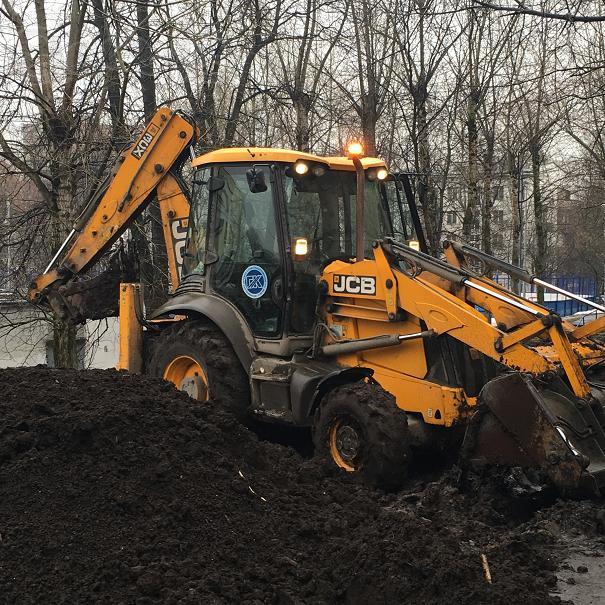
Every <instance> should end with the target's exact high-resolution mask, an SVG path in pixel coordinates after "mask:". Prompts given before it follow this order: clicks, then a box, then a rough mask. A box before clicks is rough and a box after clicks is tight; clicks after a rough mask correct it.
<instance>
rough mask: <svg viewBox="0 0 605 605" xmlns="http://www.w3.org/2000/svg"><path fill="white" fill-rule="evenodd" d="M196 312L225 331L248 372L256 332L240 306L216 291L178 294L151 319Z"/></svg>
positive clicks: (155, 312)
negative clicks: (243, 316) (249, 325)
mask: <svg viewBox="0 0 605 605" xmlns="http://www.w3.org/2000/svg"><path fill="white" fill-rule="evenodd" d="M192 314H195V315H200V316H202V317H206V318H207V319H209V320H210V321H211V322H212V323H214V324H215V325H216V326H217V327H218V329H219V330H221V332H222V333H223V334H224V335H225V336H226V337H227V338H228V339H229V342H230V343H231V346H232V347H233V349H234V351H235V354H236V355H237V358H238V359H239V360H240V363H241V364H242V366H243V368H244V369H245V370H246V373H248V371H249V369H250V364H251V363H252V356H253V351H254V339H253V337H252V332H251V331H250V328H249V327H248V325H247V324H246V322H245V321H244V319H243V318H242V316H241V314H240V313H239V312H238V311H237V309H236V308H235V307H234V306H232V305H231V304H230V303H229V302H227V301H226V300H225V299H223V298H220V297H218V296H214V295H212V294H204V296H200V295H199V293H198V292H183V293H182V294H179V293H177V294H175V295H174V296H172V297H171V298H170V299H169V300H168V301H167V302H166V303H164V304H163V305H162V306H161V307H160V308H159V309H157V310H156V311H154V312H153V314H152V315H151V319H158V318H160V317H164V316H166V315H192Z"/></svg>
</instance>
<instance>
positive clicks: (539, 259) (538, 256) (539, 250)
mask: <svg viewBox="0 0 605 605" xmlns="http://www.w3.org/2000/svg"><path fill="white" fill-rule="evenodd" d="M530 153H531V168H532V181H533V198H534V220H535V225H536V227H535V228H536V253H535V257H534V272H535V274H536V275H537V276H538V277H541V278H544V277H546V268H547V265H546V258H547V257H546V253H547V250H546V247H547V233H546V224H545V216H544V204H543V200H542V186H541V183H540V169H541V163H542V160H541V158H540V146H539V144H537V143H536V142H535V141H532V142H531V144H530ZM543 302H544V288H542V287H538V303H540V304H542V303H543Z"/></svg>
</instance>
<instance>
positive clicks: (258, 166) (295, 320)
mask: <svg viewBox="0 0 605 605" xmlns="http://www.w3.org/2000/svg"><path fill="white" fill-rule="evenodd" d="M361 162H362V166H363V168H364V171H365V177H366V178H365V189H364V198H365V202H364V208H365V210H364V231H365V238H364V240H365V256H366V258H373V254H372V242H374V240H377V239H382V238H384V237H386V236H395V237H397V239H399V240H401V239H405V240H406V241H407V242H409V241H412V242H416V241H417V237H416V231H415V229H414V226H413V224H412V221H411V216H410V213H409V210H408V211H407V212H406V211H404V208H405V209H406V210H407V208H408V206H407V204H404V203H402V190H401V185H400V183H399V182H398V180H397V179H393V178H388V173H387V170H386V167H385V165H384V162H382V160H379V159H377V158H363V159H362V160H361ZM193 166H194V169H195V171H194V176H193V187H192V199H191V210H190V214H189V225H188V232H187V239H186V243H185V249H184V252H183V264H182V287H186V286H187V283H188V282H191V281H192V280H196V281H198V282H200V283H203V287H204V289H205V291H206V292H207V293H211V294H215V295H217V296H219V297H221V298H223V299H226V300H227V301H228V302H229V303H231V304H232V305H234V306H235V307H236V308H237V310H238V311H239V312H240V314H241V316H242V317H243V318H245V321H246V322H247V323H248V326H249V328H250V330H251V332H252V334H253V335H254V336H255V337H256V338H262V339H282V338H285V337H296V336H297V335H300V336H303V335H304V336H308V335H310V334H311V333H312V331H313V328H314V325H315V321H316V313H315V307H316V303H317V283H318V280H319V276H320V275H321V272H322V270H323V269H324V267H326V265H328V264H329V263H330V262H331V261H333V260H337V259H338V260H345V261H347V260H350V259H353V258H354V257H355V250H356V248H355V205H356V204H355V202H356V172H355V166H354V164H353V162H352V161H351V160H350V159H349V158H346V157H319V156H315V155H311V154H305V153H301V152H296V151H289V150H279V149H262V148H250V149H222V150H217V151H213V152H210V153H208V154H205V155H203V156H201V157H199V158H197V159H196V160H194V162H193Z"/></svg>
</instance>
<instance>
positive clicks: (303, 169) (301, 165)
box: [294, 160, 309, 176]
mask: <svg viewBox="0 0 605 605" xmlns="http://www.w3.org/2000/svg"><path fill="white" fill-rule="evenodd" d="M294 172H296V174H298V175H299V176H303V175H305V174H307V172H309V165H308V164H307V163H305V162H301V161H300V160H299V161H298V162H296V163H295V164H294Z"/></svg>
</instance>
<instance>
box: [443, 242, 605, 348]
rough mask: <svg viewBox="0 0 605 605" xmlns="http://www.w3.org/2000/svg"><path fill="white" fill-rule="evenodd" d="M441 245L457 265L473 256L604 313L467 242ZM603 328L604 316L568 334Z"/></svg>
mask: <svg viewBox="0 0 605 605" xmlns="http://www.w3.org/2000/svg"><path fill="white" fill-rule="evenodd" d="M443 246H444V249H445V254H446V257H447V259H448V261H449V262H450V263H452V264H454V265H455V266H457V267H463V266H464V265H465V264H466V262H467V258H473V259H476V260H479V261H481V262H482V263H483V264H484V265H486V266H487V267H491V268H493V269H499V270H501V271H503V272H504V273H507V274H508V275H510V276H511V277H514V278H516V279H519V280H520V281H522V282H525V283H526V284H532V285H536V286H540V287H542V288H544V289H545V290H550V291H551V292H556V293H557V294H561V295H563V296H565V297H566V298H571V299H572V300H576V301H578V302H580V303H582V304H584V305H586V306H587V307H590V308H591V309H594V310H595V311H598V312H600V313H605V307H604V306H603V305H600V304H598V303H596V302H594V301H592V300H589V299H587V298H584V297H582V296H579V295H577V294H574V293H573V292H570V291H569V290H565V289H563V288H559V287H558V286H555V285H554V284H551V283H549V282H547V281H544V280H543V279H540V278H539V277H537V276H535V275H532V274H531V273H529V272H528V271H526V270H525V269H523V268H522V267H517V266H516V265H511V264H510V263H507V262H505V261H502V260H500V259H498V258H496V257H494V256H492V255H490V254H486V253H485V252H483V251H482V250H478V249H477V248H473V247H472V246H469V245H467V244H463V243H460V242H454V241H445V242H444V243H443ZM603 329H605V316H604V317H601V318H599V319H597V320H596V321H593V322H591V323H589V324H586V325H584V326H580V327H578V328H576V329H575V330H573V331H571V332H570V333H569V336H570V338H571V339H572V340H579V339H581V338H584V337H587V336H591V335H593V334H597V333H598V332H601V331H603Z"/></svg>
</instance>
